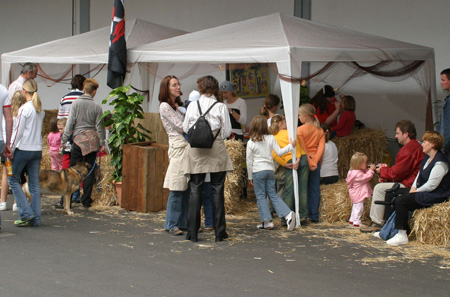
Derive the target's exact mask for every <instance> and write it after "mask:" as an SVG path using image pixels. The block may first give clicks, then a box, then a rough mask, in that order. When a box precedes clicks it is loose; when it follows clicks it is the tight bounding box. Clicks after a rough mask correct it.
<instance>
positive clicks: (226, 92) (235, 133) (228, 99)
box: [220, 81, 247, 141]
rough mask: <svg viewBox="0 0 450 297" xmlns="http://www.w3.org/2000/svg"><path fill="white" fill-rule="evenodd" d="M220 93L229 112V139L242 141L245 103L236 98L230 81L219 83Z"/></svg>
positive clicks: (245, 116)
mask: <svg viewBox="0 0 450 297" xmlns="http://www.w3.org/2000/svg"><path fill="white" fill-rule="evenodd" d="M220 91H221V92H222V97H223V99H224V102H223V103H225V105H226V106H227V108H228V111H229V112H230V121H231V128H232V130H231V132H232V134H231V138H234V139H236V140H241V141H244V133H243V132H242V128H241V126H245V124H246V123H247V103H245V101H244V99H242V98H239V97H238V96H236V94H235V93H234V90H233V83H232V82H231V81H224V82H223V83H221V84H220Z"/></svg>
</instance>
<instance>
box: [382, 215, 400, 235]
mask: <svg viewBox="0 0 450 297" xmlns="http://www.w3.org/2000/svg"><path fill="white" fill-rule="evenodd" d="M395 216H396V214H395V211H393V212H392V214H391V216H390V217H389V219H388V220H387V221H386V223H385V224H384V226H383V228H381V230H380V237H381V238H382V239H384V240H388V239H391V238H392V237H394V236H395V235H396V234H397V233H398V229H395Z"/></svg>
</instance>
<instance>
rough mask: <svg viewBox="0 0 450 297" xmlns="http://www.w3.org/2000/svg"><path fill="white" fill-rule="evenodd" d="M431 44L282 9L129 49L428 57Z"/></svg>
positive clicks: (138, 53)
mask: <svg viewBox="0 0 450 297" xmlns="http://www.w3.org/2000/svg"><path fill="white" fill-rule="evenodd" d="M433 55H434V52H433V49H432V48H428V47H424V46H420V45H415V44H410V43H406V42H401V41H396V40H392V39H388V38H383V37H378V36H374V35H369V34H365V33H361V32H356V31H352V30H347V29H343V28H338V27H333V26H329V25H324V24H319V23H314V22H312V21H308V20H304V19H300V18H297V17H293V16H287V15H283V14H280V13H276V14H271V15H268V16H262V17H257V18H254V19H250V20H245V21H241V22H236V23H232V24H228V25H223V26H219V27H215V28H211V29H206V30H202V31H197V32H194V33H188V34H185V35H183V36H177V37H174V38H170V39H166V40H162V41H158V42H154V43H150V44H146V45H142V46H138V47H136V48H133V49H132V50H130V51H129V58H130V61H136V62H166V61H167V62H169V61H170V62H217V63H219V62H222V63H223V62H279V61H287V60H289V59H293V60H297V61H327V62H328V61H367V62H373V61H380V60H390V59H391V60H405V61H408V60H426V59H428V58H432V57H433Z"/></svg>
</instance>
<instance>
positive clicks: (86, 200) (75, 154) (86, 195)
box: [70, 143, 97, 207]
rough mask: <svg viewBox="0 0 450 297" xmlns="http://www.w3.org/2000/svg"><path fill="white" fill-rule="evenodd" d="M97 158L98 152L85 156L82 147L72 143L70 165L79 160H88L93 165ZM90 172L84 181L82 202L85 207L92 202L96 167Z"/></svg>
mask: <svg viewBox="0 0 450 297" xmlns="http://www.w3.org/2000/svg"><path fill="white" fill-rule="evenodd" d="M96 158H97V152H92V153H89V154H87V155H86V156H83V155H82V154H81V148H80V147H79V146H78V145H76V144H75V143H74V144H73V145H72V151H71V153H70V167H72V166H74V165H75V164H76V163H77V162H86V163H88V164H90V165H91V166H92V167H94V166H95V165H94V164H95V160H96ZM89 172H90V174H89V175H88V176H86V178H85V179H84V181H83V196H81V199H80V200H81V203H82V204H83V206H85V207H89V206H91V204H92V199H91V193H92V187H93V186H94V183H95V169H93V170H92V171H89Z"/></svg>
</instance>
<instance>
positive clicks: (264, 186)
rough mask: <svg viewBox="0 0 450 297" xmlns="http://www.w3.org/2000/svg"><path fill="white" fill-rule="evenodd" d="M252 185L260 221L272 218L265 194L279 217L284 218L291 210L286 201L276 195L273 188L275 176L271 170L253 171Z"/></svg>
mask: <svg viewBox="0 0 450 297" xmlns="http://www.w3.org/2000/svg"><path fill="white" fill-rule="evenodd" d="M253 186H254V190H255V196H256V204H257V205H258V211H259V217H260V218H261V222H267V221H270V220H272V215H271V214H270V209H269V205H268V203H267V200H266V197H267V196H269V199H270V202H271V203H272V205H273V208H275V211H276V213H277V216H278V217H279V218H284V217H285V216H286V215H288V214H289V213H290V212H291V210H290V209H289V207H288V206H287V205H286V203H284V201H283V200H282V199H281V198H280V197H279V196H278V195H277V192H276V190H275V177H274V175H273V171H272V170H263V171H259V172H253Z"/></svg>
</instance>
